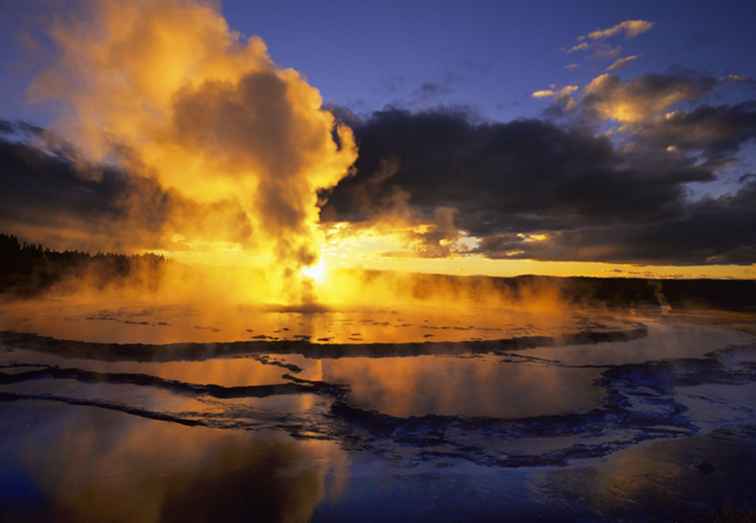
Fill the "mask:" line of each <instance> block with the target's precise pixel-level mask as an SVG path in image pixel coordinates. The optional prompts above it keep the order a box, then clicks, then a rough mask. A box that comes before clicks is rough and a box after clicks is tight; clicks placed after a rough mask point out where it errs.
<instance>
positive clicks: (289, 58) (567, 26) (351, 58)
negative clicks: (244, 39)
mask: <svg viewBox="0 0 756 523" xmlns="http://www.w3.org/2000/svg"><path fill="white" fill-rule="evenodd" d="M66 3H71V2H65V1H64V2H60V1H58V2H51V1H49V0H31V1H29V2H24V5H23V6H20V5H19V2H16V1H15V0H0V8H2V12H1V14H0V16H2V19H1V20H0V71H2V78H3V81H2V85H1V86H0V116H2V117H5V118H26V119H31V120H33V121H36V122H37V123H45V120H46V112H45V111H44V110H42V109H41V108H33V107H27V106H26V104H25V103H24V95H23V92H24V88H25V86H26V84H27V83H28V80H29V78H30V75H31V74H33V66H32V65H30V64H31V62H30V60H29V59H28V56H25V55H24V53H23V52H22V47H23V46H22V45H21V44H20V40H19V37H18V33H19V29H23V28H34V27H35V21H39V20H40V19H44V18H46V17H47V16H48V15H49V14H50V13H54V12H55V10H56V8H55V7H50V6H51V5H53V4H55V5H58V6H59V5H61V4H66ZM57 9H60V8H59V7H58V8H57ZM223 11H224V14H225V16H226V18H227V19H228V20H229V23H230V25H231V26H232V28H234V29H236V30H238V31H240V32H241V33H242V34H244V35H253V34H257V35H260V36H262V37H263V38H264V39H265V41H266V42H267V43H268V46H269V49H270V53H271V55H272V56H273V58H274V59H275V60H276V61H277V62H278V63H279V64H280V65H282V66H290V67H294V68H296V69H297V70H299V71H300V72H302V73H303V74H304V75H306V77H307V78H308V79H309V80H310V81H311V83H313V84H314V85H315V86H316V87H318V88H319V89H320V90H321V92H322V94H323V97H324V98H325V100H326V101H327V102H329V103H335V104H339V105H345V106H348V107H350V108H351V109H353V110H354V111H356V112H360V113H364V112H370V111H373V110H376V109H380V108H382V107H383V106H385V105H386V104H395V105H402V106H406V107H408V108H421V107H428V106H435V105H439V104H447V105H466V106H470V107H471V108H473V109H475V110H477V111H478V112H479V113H480V114H481V115H482V116H484V117H486V118H491V119H496V120H509V119H512V118H515V117H521V116H537V115H538V114H539V113H540V111H542V109H543V107H544V105H545V104H544V103H543V102H542V101H538V100H533V99H532V98H531V97H530V93H531V92H533V91H534V90H537V89H543V88H546V87H547V86H549V85H550V84H557V85H565V84H569V83H576V84H578V85H580V86H584V85H585V84H587V83H588V82H589V81H590V80H591V79H592V78H593V77H595V76H596V75H597V74H598V73H600V72H601V71H603V69H604V68H605V67H606V66H607V65H608V64H609V63H611V59H608V58H604V59H596V58H592V57H591V56H590V55H588V54H587V53H573V54H567V53H565V52H564V49H565V48H568V47H570V46H571V45H574V44H575V42H576V37H577V36H578V35H580V34H585V33H587V32H589V31H591V30H594V29H597V28H605V27H609V26H612V25H614V24H616V23H617V22H619V21H622V20H625V19H646V20H649V21H652V22H654V24H655V25H654V27H653V29H652V30H651V31H649V32H647V33H644V34H642V35H640V36H638V37H637V38H634V39H628V40H625V39H623V38H617V39H613V43H615V44H618V45H622V46H623V48H624V49H623V52H622V56H625V55H640V57H639V58H638V60H636V61H635V62H634V63H633V64H631V65H629V66H628V67H627V68H625V69H623V70H622V71H620V72H619V74H620V75H621V76H625V77H628V76H635V75H637V74H639V73H643V72H663V71H665V70H668V69H669V68H670V67H682V68H689V69H693V70H697V71H701V72H707V73H712V74H716V75H721V74H729V73H739V74H744V75H747V76H752V77H753V76H756V63H755V62H754V60H753V51H754V50H756V31H754V30H753V27H754V21H756V6H754V5H753V4H752V3H750V2H742V1H741V2H722V1H719V2H707V3H706V4H705V5H700V4H698V3H696V4H695V5H694V4H693V3H692V2H658V1H644V2H632V3H631V2H606V1H604V2H577V3H575V2H572V3H568V2H536V1H528V2H482V1H477V2H361V3H359V2H351V1H350V2H347V1H331V2H322V3H320V2H317V3H316V2H295V1H290V0H278V1H276V2H249V1H247V0H225V1H224V2H223ZM570 63H577V64H578V65H579V68H577V69H576V70H574V71H569V70H566V69H565V68H564V67H565V66H566V65H567V64H570ZM424 84H425V89H424V90H423V85H424Z"/></svg>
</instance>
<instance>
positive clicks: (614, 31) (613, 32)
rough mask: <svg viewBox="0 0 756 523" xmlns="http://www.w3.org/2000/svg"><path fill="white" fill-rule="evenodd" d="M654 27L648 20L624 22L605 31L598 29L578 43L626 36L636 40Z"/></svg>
mask: <svg viewBox="0 0 756 523" xmlns="http://www.w3.org/2000/svg"><path fill="white" fill-rule="evenodd" d="M653 26H654V23H653V22H649V21H648V20H624V21H622V22H620V23H618V24H616V25H613V26H611V27H607V28H605V29H596V30H595V31H591V32H590V33H588V34H587V35H582V36H579V37H578V41H583V40H604V39H606V38H612V37H615V36H619V35H623V34H624V35H625V38H635V37H636V36H638V35H639V34H642V33H645V32H646V31H650V30H651V28H652V27H653Z"/></svg>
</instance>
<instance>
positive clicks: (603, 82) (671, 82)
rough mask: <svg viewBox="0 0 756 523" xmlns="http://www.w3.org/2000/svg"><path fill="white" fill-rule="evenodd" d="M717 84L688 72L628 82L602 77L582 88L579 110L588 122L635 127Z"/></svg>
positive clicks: (712, 78) (614, 77)
mask: <svg viewBox="0 0 756 523" xmlns="http://www.w3.org/2000/svg"><path fill="white" fill-rule="evenodd" d="M717 83H718V81H717V79H716V78H714V77H711V76H706V75H699V74H694V73H690V72H672V73H668V74H646V75H642V76H639V77H637V78H634V79H632V80H628V81H623V80H621V79H620V78H618V77H617V76H615V75H612V74H609V73H604V74H601V75H599V76H597V77H596V78H594V79H593V80H591V82H590V83H589V84H588V85H587V86H586V87H585V89H584V96H583V98H582V100H581V101H580V108H581V110H582V112H583V115H585V116H587V117H589V118H591V119H598V120H614V121H616V122H619V123H623V124H636V123H640V122H643V121H645V120H648V119H649V118H652V117H659V116H661V115H662V114H663V113H664V112H665V111H666V110H668V109H669V108H671V107H673V106H675V105H676V104H679V103H680V102H689V101H694V100H698V99H700V98H702V97H703V96H704V95H706V94H708V93H710V92H711V91H712V90H713V89H714V87H715V86H716V85H717Z"/></svg>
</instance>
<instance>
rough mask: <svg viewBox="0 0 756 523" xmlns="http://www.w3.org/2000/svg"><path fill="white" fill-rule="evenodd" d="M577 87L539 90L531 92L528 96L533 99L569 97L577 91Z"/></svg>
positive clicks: (554, 87)
mask: <svg viewBox="0 0 756 523" xmlns="http://www.w3.org/2000/svg"><path fill="white" fill-rule="evenodd" d="M578 89H579V87H578V86H577V85H574V84H573V85H565V86H564V87H562V88H556V86H552V87H550V88H549V89H540V90H538V91H533V92H532V93H531V95H530V96H532V97H533V98H558V97H560V96H569V95H571V94H572V93H574V92H575V91H577V90H578Z"/></svg>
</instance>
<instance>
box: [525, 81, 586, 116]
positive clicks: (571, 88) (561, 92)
mask: <svg viewBox="0 0 756 523" xmlns="http://www.w3.org/2000/svg"><path fill="white" fill-rule="evenodd" d="M579 89H580V87H579V86H577V85H575V84H569V85H565V86H564V87H560V88H557V87H556V86H554V85H552V86H551V87H550V88H548V89H539V90H537V91H533V92H532V93H531V94H530V96H531V97H533V98H536V99H539V98H552V99H553V100H554V105H555V106H556V107H558V108H559V111H560V112H569V111H571V110H573V109H574V108H575V106H576V104H575V100H574V98H573V97H572V95H573V94H574V93H576V92H577V91H578V90H579Z"/></svg>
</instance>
